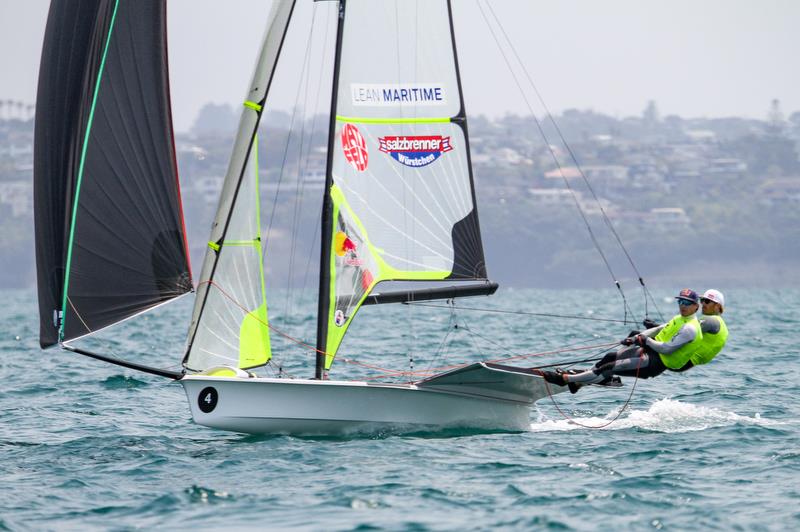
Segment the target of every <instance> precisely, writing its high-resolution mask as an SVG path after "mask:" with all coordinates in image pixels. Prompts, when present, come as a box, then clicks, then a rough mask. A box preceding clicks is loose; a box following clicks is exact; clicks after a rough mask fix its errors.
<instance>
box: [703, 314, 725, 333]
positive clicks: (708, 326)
mask: <svg viewBox="0 0 800 532" xmlns="http://www.w3.org/2000/svg"><path fill="white" fill-rule="evenodd" d="M719 329H720V325H719V318H717V317H716V316H706V317H705V318H703V319H702V320H700V330H701V331H703V334H706V333H708V334H718V333H719Z"/></svg>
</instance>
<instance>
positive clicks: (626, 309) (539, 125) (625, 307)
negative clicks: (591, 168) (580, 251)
mask: <svg viewBox="0 0 800 532" xmlns="http://www.w3.org/2000/svg"><path fill="white" fill-rule="evenodd" d="M477 5H478V9H479V10H480V13H481V16H482V17H483V19H484V22H485V23H486V26H487V27H488V28H489V32H490V33H491V35H492V38H493V39H494V41H495V44H496V45H497V48H498V50H499V51H500V54H501V55H502V56H503V60H504V61H505V63H506V66H507V68H508V70H509V72H510V73H511V75H512V77H513V78H514V82H515V84H516V86H517V89H518V90H519V92H520V94H521V95H522V98H523V100H524V101H525V104H526V106H527V107H528V111H529V112H530V115H531V117H532V118H533V120H534V122H535V124H536V127H537V129H538V130H539V134H540V135H541V136H542V139H543V140H544V142H545V145H546V146H547V149H548V151H549V153H550V156H551V158H552V159H553V163H554V164H555V165H556V168H557V169H558V173H559V174H560V175H561V178H562V179H563V180H564V184H565V186H566V187H567V189H568V190H569V191H570V195H571V196H572V199H573V201H574V203H575V206H576V208H577V209H578V212H579V213H580V215H581V218H582V219H583V223H584V225H585V226H586V230H587V232H588V233H589V237H590V239H591V241H592V243H593V245H594V247H595V249H596V250H597V252H598V254H599V255H600V257H601V259H602V260H603V263H604V264H605V266H606V269H607V270H608V272H609V274H610V275H611V278H612V280H613V281H614V285H615V286H616V287H617V290H618V291H619V293H620V297H621V298H622V303H623V310H624V317H625V320H626V322H627V319H628V313H629V312H630V313H632V312H631V309H630V306H629V305H628V301H627V298H626V296H625V292H624V290H623V288H622V284H621V283H620V282H619V280H618V279H617V276H616V275H615V274H614V271H613V268H612V267H611V264H610V263H609V261H608V258H607V257H606V255H605V253H604V252H603V249H602V247H601V246H600V243H599V241H598V240H597V237H596V235H595V233H594V230H593V229H592V227H591V224H590V223H589V220H588V218H587V217H586V214H585V212H584V211H583V208H582V207H581V205H580V202H579V201H578V198H577V195H576V193H575V190H574V189H573V188H572V185H571V184H570V183H569V180H568V179H567V177H566V175H565V174H564V170H563V167H562V166H561V163H560V162H559V160H558V157H557V156H556V154H555V152H554V150H553V147H552V146H551V144H550V141H549V139H548V137H547V134H546V133H545V131H544V128H543V127H542V123H541V121H540V120H539V119H538V118H537V117H536V114H535V112H534V111H533V106H532V105H531V102H530V101H529V99H528V97H527V94H526V93H525V90H524V89H523V88H522V84H521V83H520V80H519V78H518V76H517V74H516V72H515V71H514V69H513V68H512V65H511V61H510V60H509V58H508V56H507V54H506V52H505V50H504V49H503V46H502V45H501V43H500V39H499V38H498V35H497V33H496V32H495V30H494V28H493V26H492V24H491V23H490V21H489V19H488V17H487V16H486V13H485V11H484V8H483V6H482V5H481V2H480V0H478V2H477ZM487 6H488V8H489V9H490V10H491V12H492V15H493V16H494V18H495V22H496V24H497V26H498V27H499V28H500V30H501V31H502V32H503V35H504V37H505V39H506V41H507V46H509V47H510V48H511V50H512V51H513V53H514V55H515V57H516V58H517V61H518V62H519V63H520V64H522V62H521V61H520V59H519V55H518V54H517V52H516V49H515V48H514V46H513V44H512V43H511V41H510V39H509V38H508V35H507V34H506V32H505V30H504V28H503V26H502V24H501V23H500V21H499V19H498V18H497V16H496V15H495V13H494V11H493V10H492V8H491V6H490V5H489V4H487ZM522 68H523V71H524V72H525V74H526V76H527V77H528V81H529V82H530V83H531V85H532V86H533V87H534V90H535V91H536V94H537V96H538V97H539V99H540V101H541V102H542V104H544V101H543V99H542V97H541V94H540V93H539V91H538V90H537V89H536V86H535V84H534V83H533V80H532V78H531V77H530V75H529V74H528V72H527V70H526V69H525V67H524V64H523V65H522ZM545 110H546V111H547V115H548V117H549V118H550V120H551V121H552V122H553V123H555V120H554V119H553V116H552V114H550V112H549V110H548V109H547V107H545ZM556 129H557V130H558V127H557V126H556ZM558 131H559V135H560V136H561V141H562V142H563V143H564V145H565V146H566V147H567V150H568V152H569V153H570V155H571V156H572V158H573V162H574V163H575V166H576V167H577V168H578V170H579V172H580V174H581V176H583V179H584V181H585V182H586V184H587V186H589V189H590V190H591V192H592V195H593V197H594V199H595V201H597V203H598V205H599V207H600V210H601V212H602V213H603V216H604V219H605V220H606V223H607V224H609V223H610V222H609V221H608V217H607V216H606V214H605V211H604V210H603V207H602V205H601V204H600V202H599V199H598V198H597V195H596V194H595V193H594V190H593V189H592V188H591V185H589V183H588V180H587V179H586V176H585V175H584V173H583V170H581V168H580V165H579V164H578V162H577V159H576V158H575V156H574V153H573V151H572V149H571V148H570V147H569V144H567V142H566V139H565V138H564V137H563V135H561V134H560V130H558ZM611 228H612V231H613V226H612V227H611ZM613 233H614V234H615V235H617V233H616V231H613ZM617 239H618V242H619V243H620V244H621V240H619V237H618V235H617ZM623 249H624V247H623ZM625 254H626V256H627V257H628V259H629V260H631V259H630V255H629V254H628V253H627V250H625ZM631 262H632V261H631ZM634 271H636V270H635V267H634ZM636 273H637V275H639V280H640V283H641V284H642V286H643V287H644V281H643V280H642V277H641V275H640V274H639V273H638V271H636ZM646 306H647V296H646V293H645V307H646ZM659 314H660V313H659ZM662 319H663V317H662Z"/></svg>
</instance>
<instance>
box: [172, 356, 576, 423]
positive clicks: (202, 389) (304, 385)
mask: <svg viewBox="0 0 800 532" xmlns="http://www.w3.org/2000/svg"><path fill="white" fill-rule="evenodd" d="M470 368H473V370H472V371H466V372H465V371H463V370H458V371H456V372H450V373H446V374H443V375H442V376H437V377H434V378H432V379H428V380H427V381H421V382H419V383H416V384H377V383H367V382H351V381H319V380H300V379H273V378H239V377H210V376H201V375H187V376H186V377H184V378H183V379H181V381H180V382H181V383H182V384H183V387H184V389H185V391H186V395H187V397H188V399H189V405H190V408H191V411H192V417H193V418H194V421H195V422H196V423H198V424H200V425H205V426H208V427H213V428H218V429H223V430H231V431H235V432H244V433H250V434H297V435H336V434H348V433H364V432H366V433H371V432H383V431H386V432H412V431H420V430H422V431H427V430H441V429H446V428H468V429H485V430H507V431H524V430H527V429H528V428H529V426H530V407H531V405H532V404H533V403H534V402H535V401H536V400H538V399H541V398H542V397H546V396H547V393H548V392H547V389H546V387H545V386H544V383H543V381H542V380H541V378H539V377H535V376H531V375H524V376H522V377H520V375H518V374H515V373H513V372H511V373H510V372H507V371H497V370H491V369H489V368H487V367H486V366H485V365H483V364H476V365H474V366H470ZM464 376H466V378H465V377H464ZM487 376H488V377H490V378H494V380H493V381H491V382H488V381H487ZM508 378H510V379H511V380H513V381H515V382H513V383H511V385H509V383H508V382H506V381H507V380H508ZM516 381H518V382H516ZM212 390H213V391H212ZM551 390H552V392H553V393H556V392H558V391H562V390H563V388H562V387H551ZM201 405H202V407H203V408H204V409H205V410H207V411H206V412H204V411H203V408H201Z"/></svg>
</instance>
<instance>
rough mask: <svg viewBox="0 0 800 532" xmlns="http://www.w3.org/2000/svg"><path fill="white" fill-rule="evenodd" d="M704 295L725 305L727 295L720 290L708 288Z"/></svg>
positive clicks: (722, 305)
mask: <svg viewBox="0 0 800 532" xmlns="http://www.w3.org/2000/svg"><path fill="white" fill-rule="evenodd" d="M702 297H704V298H706V299H710V300H711V301H713V302H714V303H719V304H720V306H721V307H724V306H725V296H723V295H722V292H720V291H719V290H713V289H712V290H706V292H705V294H703V296H702Z"/></svg>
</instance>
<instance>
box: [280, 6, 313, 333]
mask: <svg viewBox="0 0 800 532" xmlns="http://www.w3.org/2000/svg"><path fill="white" fill-rule="evenodd" d="M317 12H318V11H317V9H316V8H315V9H314V15H313V16H312V18H311V27H310V29H309V36H308V43H307V44H306V55H305V57H304V58H303V67H302V70H301V73H300V76H301V81H300V84H301V86H302V90H299V91H297V99H296V100H295V106H297V104H298V102H299V101H300V100H301V94H302V101H303V102H304V103H305V104H306V105H304V106H303V111H304V115H303V116H302V117H301V126H300V146H299V148H298V150H297V175H296V176H295V180H296V183H297V184H296V186H295V191H294V207H293V210H292V222H291V227H292V236H291V240H290V241H291V248H290V251H289V268H288V273H287V287H286V304H285V306H284V313H285V314H284V319H285V318H286V317H288V316H291V315H292V313H293V312H292V295H293V289H292V285H293V283H292V277H293V274H294V260H295V254H296V252H297V240H298V238H299V236H298V235H299V233H300V231H299V225H300V224H299V221H298V220H299V218H300V210H301V207H300V205H301V204H302V200H303V192H304V189H305V187H304V184H303V172H304V170H305V169H306V168H307V167H308V156H306V164H305V165H302V160H303V149H304V148H305V145H306V116H305V112H306V111H307V109H308V106H307V104H308V91H309V86H310V84H311V82H310V78H311V45H312V44H313V39H314V27H315V25H316V23H317ZM312 122H313V120H312ZM312 127H313V125H312ZM290 137H291V132H290ZM312 143H313V137H312V138H311V139H310V140H309V142H308V144H309V146H310V145H311V144H312ZM309 149H310V148H309ZM284 324H285V321H284Z"/></svg>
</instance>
